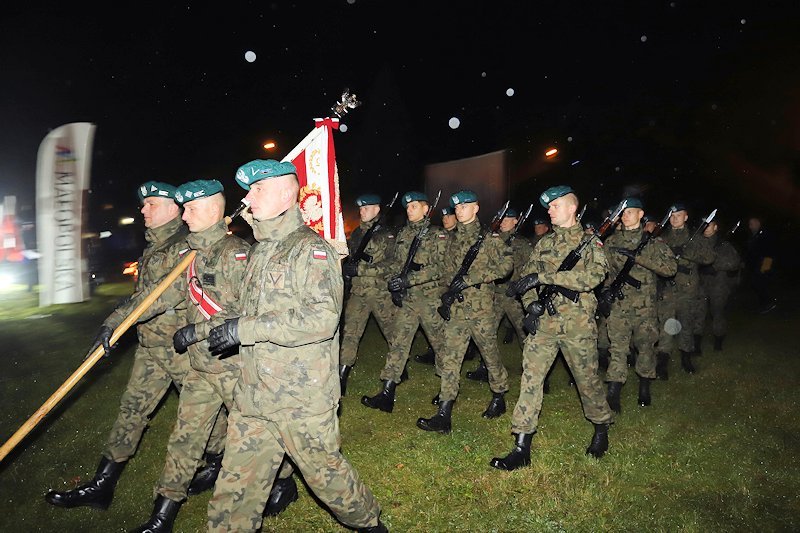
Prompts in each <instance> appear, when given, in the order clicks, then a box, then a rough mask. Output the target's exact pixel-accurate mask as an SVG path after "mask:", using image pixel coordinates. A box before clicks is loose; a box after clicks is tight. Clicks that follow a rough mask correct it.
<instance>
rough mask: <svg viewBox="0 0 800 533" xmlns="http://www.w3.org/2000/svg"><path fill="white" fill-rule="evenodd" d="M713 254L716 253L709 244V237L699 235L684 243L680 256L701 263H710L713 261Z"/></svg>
mask: <svg viewBox="0 0 800 533" xmlns="http://www.w3.org/2000/svg"><path fill="white" fill-rule="evenodd" d="M715 256H716V253H715V252H714V248H713V247H712V246H711V239H707V238H705V237H700V238H697V239H693V240H691V241H689V242H688V243H686V247H685V249H684V251H683V255H682V256H681V258H682V259H687V260H689V261H692V262H693V263H698V264H701V265H710V264H711V263H713V262H714V257H715Z"/></svg>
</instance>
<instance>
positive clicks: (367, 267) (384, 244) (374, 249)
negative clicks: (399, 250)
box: [358, 231, 399, 279]
mask: <svg viewBox="0 0 800 533" xmlns="http://www.w3.org/2000/svg"><path fill="white" fill-rule="evenodd" d="M394 241H395V239H394V234H393V233H389V232H385V231H382V232H380V233H378V234H377V235H375V236H374V237H373V239H372V240H371V241H370V246H369V247H368V248H369V250H368V253H370V254H371V255H372V263H365V262H363V261H362V262H360V263H359V264H358V275H359V276H363V277H371V278H382V279H387V278H388V277H389V274H388V273H389V272H390V270H391V266H392V265H393V263H394V261H393V258H394ZM398 271H399V269H398Z"/></svg>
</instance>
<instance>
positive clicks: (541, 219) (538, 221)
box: [533, 218, 547, 226]
mask: <svg viewBox="0 0 800 533" xmlns="http://www.w3.org/2000/svg"><path fill="white" fill-rule="evenodd" d="M537 224H547V221H546V220H545V219H543V218H534V219H533V225H534V226H535V225H537Z"/></svg>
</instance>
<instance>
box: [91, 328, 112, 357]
mask: <svg viewBox="0 0 800 533" xmlns="http://www.w3.org/2000/svg"><path fill="white" fill-rule="evenodd" d="M113 333H114V330H113V329H111V328H110V327H108V326H100V330H99V331H98V332H97V336H96V337H95V338H94V342H93V343H92V347H91V348H90V349H89V353H87V354H86V357H89V356H90V355H92V353H93V352H94V351H95V350H96V349H97V347H98V346H101V345H102V346H103V350H105V353H104V354H103V357H108V355H109V354H110V353H111V350H112V348H114V347H113V346H111V345H110V342H111V335H112V334H113Z"/></svg>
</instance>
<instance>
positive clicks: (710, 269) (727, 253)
mask: <svg viewBox="0 0 800 533" xmlns="http://www.w3.org/2000/svg"><path fill="white" fill-rule="evenodd" d="M703 238H704V239H708V240H709V241H710V245H711V247H712V248H713V249H714V251H715V252H716V254H715V257H714V262H713V263H711V264H710V265H703V266H701V267H700V280H701V282H702V284H703V286H704V287H705V288H706V290H709V289H710V290H715V291H729V290H731V289H732V288H733V287H734V286H735V285H737V284H738V282H739V278H738V274H739V270H740V269H741V268H742V258H741V256H740V255H739V252H737V251H736V248H734V246H733V245H732V244H731V243H729V242H728V241H726V240H724V239H720V238H719V234H715V235H712V236H711V237H703Z"/></svg>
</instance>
